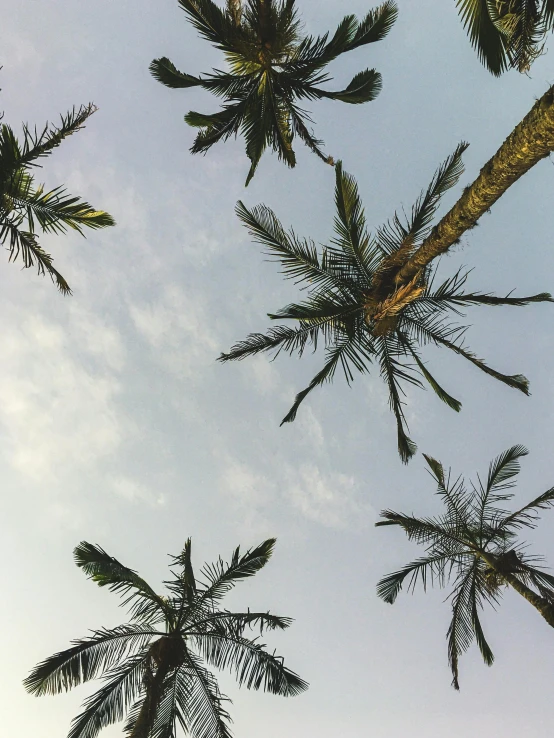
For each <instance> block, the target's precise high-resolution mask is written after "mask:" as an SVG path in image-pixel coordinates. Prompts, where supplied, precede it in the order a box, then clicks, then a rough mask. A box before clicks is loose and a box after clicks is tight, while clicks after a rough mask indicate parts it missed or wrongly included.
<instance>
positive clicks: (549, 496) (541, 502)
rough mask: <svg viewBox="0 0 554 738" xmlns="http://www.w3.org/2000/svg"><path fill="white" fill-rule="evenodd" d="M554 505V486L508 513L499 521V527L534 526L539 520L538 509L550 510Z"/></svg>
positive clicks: (519, 527) (503, 528) (517, 527)
mask: <svg viewBox="0 0 554 738" xmlns="http://www.w3.org/2000/svg"><path fill="white" fill-rule="evenodd" d="M553 506H554V487H551V488H550V489H548V490H546V492H543V493H542V495H539V496H538V497H535V499H534V500H531V502H528V503H527V504H526V505H524V506H523V507H521V508H520V509H519V510H516V512H513V513H511V514H510V515H506V516H505V517H504V518H503V519H502V520H501V521H499V522H498V524H497V527H498V528H499V529H502V530H505V529H510V528H512V529H521V528H534V527H535V526H536V524H537V521H538V514H539V513H538V511H539V510H548V509H550V508H551V507H553Z"/></svg>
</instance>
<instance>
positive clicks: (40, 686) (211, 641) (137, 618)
mask: <svg viewBox="0 0 554 738" xmlns="http://www.w3.org/2000/svg"><path fill="white" fill-rule="evenodd" d="M274 546H275V539H274V538H270V539H268V540H266V541H263V542H262V543H261V544H260V545H259V546H256V547H255V548H252V549H249V550H248V551H246V552H245V553H244V554H242V555H241V551H240V548H239V547H237V548H236V549H235V550H234V551H233V554H232V556H231V559H230V561H229V562H227V563H226V562H224V561H223V560H222V559H221V558H219V559H218V560H217V561H216V562H214V563H211V564H205V565H204V566H203V568H202V570H201V573H200V577H197V576H195V573H194V570H193V566H192V560H191V540H190V539H188V540H187V542H186V544H185V547H184V549H183V551H182V552H181V553H180V554H179V555H178V556H172V557H171V565H170V570H171V577H170V578H169V579H168V580H167V581H166V582H165V586H166V593H165V594H164V595H160V594H158V593H157V592H156V591H155V590H154V589H153V588H152V587H151V586H150V585H149V584H148V583H147V582H146V581H145V580H144V579H143V578H142V577H140V576H139V574H138V573H137V572H136V571H134V570H133V569H130V568H128V567H126V566H124V565H123V564H122V563H121V562H119V561H118V560H117V559H115V558H114V557H112V556H110V555H109V554H108V553H106V551H104V550H103V549H102V548H101V547H100V546H97V545H93V544H90V543H87V542H86V541H83V542H82V543H80V544H79V546H77V547H76V548H75V552H74V555H75V562H76V564H77V566H79V567H80V568H81V569H82V570H83V571H84V572H85V574H87V575H88V577H89V578H90V579H92V581H94V582H96V583H97V584H98V585H99V586H100V587H108V589H110V590H111V591H112V592H115V593H117V594H119V595H120V596H121V597H122V598H123V603H122V604H123V605H124V606H126V607H127V608H128V609H129V614H130V622H129V623H125V624H123V625H119V626H117V627H115V628H103V629H101V630H97V631H94V632H93V633H92V635H90V636H89V637H87V638H83V639H79V640H75V641H73V645H72V647H71V648H69V649H66V650H65V651H61V652H60V653H56V654H54V655H53V656H50V657H49V658H47V659H45V660H44V661H43V662H41V663H40V664H38V665H37V666H36V667H35V668H34V669H33V670H32V672H31V673H30V675H29V676H28V677H27V678H26V679H25V681H24V684H25V687H26V689H27V690H28V691H29V692H31V693H33V694H35V695H37V696H38V695H43V694H58V693H60V692H63V691H67V690H69V689H72V688H73V687H75V686H77V685H79V684H82V683H84V682H88V681H90V680H91V679H94V678H96V677H97V676H101V677H102V679H103V680H104V686H103V687H101V689H100V690H99V691H97V692H96V693H94V694H93V695H92V696H91V697H89V698H88V699H87V700H86V701H85V704H84V709H83V711H82V712H81V713H80V714H79V715H78V716H77V717H76V718H75V719H74V721H73V723H72V726H71V730H70V732H69V738H93V736H96V735H97V734H98V732H99V731H100V730H101V729H102V728H104V727H106V726H108V725H111V724H113V723H115V722H118V721H121V720H123V719H124V718H126V724H125V732H126V734H127V735H130V736H132V738H148V737H149V736H151V737H152V738H154V736H155V737H156V738H172V737H174V735H175V732H174V731H175V729H176V725H177V723H179V724H180V725H181V727H182V728H183V730H184V731H185V732H186V733H190V734H191V735H192V736H193V738H228V737H229V736H230V735H231V733H230V730H229V722H230V715H229V713H228V711H227V709H226V707H225V705H226V704H229V703H230V700H229V699H228V698H227V697H226V696H225V695H223V694H222V693H221V692H220V690H219V687H218V685H217V681H216V679H215V677H214V676H213V674H212V673H211V671H210V670H208V668H206V667H207V666H210V667H213V668H215V669H218V670H224V671H230V672H232V673H234V674H235V677H236V679H237V681H238V684H239V686H240V685H244V686H246V687H247V688H248V689H255V690H258V689H263V690H264V691H267V692H271V693H273V694H279V695H282V696H293V695H297V694H300V693H301V692H303V691H304V690H305V689H306V688H307V686H308V685H307V683H306V682H305V681H304V680H303V679H301V678H300V677H299V676H298V675H297V674H295V673H294V672H292V671H290V670H289V669H287V668H286V667H285V665H284V662H283V659H282V658H281V657H280V656H277V655H276V654H275V652H273V653H270V652H268V651H267V650H266V647H265V645H264V644H263V643H261V642H260V641H259V636H261V635H262V634H263V632H264V630H275V629H280V630H282V629H286V628H288V627H289V626H290V624H291V623H292V618H289V617H282V616H278V615H273V614H271V613H270V612H252V611H251V610H249V609H247V610H245V611H243V612H231V611H229V610H226V609H223V608H222V605H221V603H222V600H223V599H224V597H225V595H227V594H228V593H229V592H230V590H231V589H233V587H234V586H235V585H236V584H237V583H239V582H240V581H242V580H244V579H247V578H249V577H252V576H254V575H255V574H256V573H257V572H258V571H260V569H262V568H263V567H264V566H265V565H266V564H267V562H268V561H269V559H270V557H271V554H272V552H273V549H274ZM252 630H254V631H255V630H257V631H258V633H259V636H258V637H251V636H250V632H251V631H252Z"/></svg>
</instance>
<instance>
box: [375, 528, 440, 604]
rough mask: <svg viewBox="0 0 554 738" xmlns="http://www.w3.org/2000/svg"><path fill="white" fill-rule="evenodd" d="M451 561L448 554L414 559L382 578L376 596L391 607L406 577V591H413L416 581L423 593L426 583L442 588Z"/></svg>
mask: <svg viewBox="0 0 554 738" xmlns="http://www.w3.org/2000/svg"><path fill="white" fill-rule="evenodd" d="M384 524H385V525H386V523H382V522H381V523H376V525H384ZM451 560H452V556H451V554H450V552H447V553H443V554H440V553H439V554H433V555H431V556H422V557H421V558H420V559H416V560H415V561H412V562H411V563H410V564H407V565H406V566H403V567H402V569H399V570H398V571H395V572H393V573H392V574H388V575H387V576H386V577H383V578H382V579H381V580H380V581H379V582H378V584H377V594H378V595H379V597H380V598H381V599H382V600H384V601H385V602H387V603H389V604H390V605H392V604H393V603H394V602H395V600H396V598H397V596H398V594H399V592H400V590H401V589H402V586H403V584H404V581H405V579H406V578H407V577H409V582H408V587H407V590H408V591H410V589H411V590H412V591H413V590H414V589H415V587H416V584H417V582H418V579H421V583H422V586H423V590H424V591H425V590H426V589H427V583H428V581H430V583H431V584H434V582H435V581H438V582H439V586H444V580H445V568H446V567H447V566H448V565H449V564H450V562H451Z"/></svg>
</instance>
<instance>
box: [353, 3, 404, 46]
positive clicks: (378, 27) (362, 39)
mask: <svg viewBox="0 0 554 738" xmlns="http://www.w3.org/2000/svg"><path fill="white" fill-rule="evenodd" d="M397 18H398V6H397V5H396V3H395V2H394V1H393V0H386V1H385V2H384V3H382V4H381V5H379V6H378V7H377V8H374V9H373V10H370V11H369V13H368V14H367V15H366V17H365V18H364V19H363V20H362V21H361V22H360V23H359V24H358V28H357V29H356V33H355V34H354V38H353V39H352V42H351V43H350V44H349V46H348V51H351V50H352V49H357V48H358V47H360V46H365V44H371V43H374V42H376V41H381V40H382V39H384V38H385V36H387V34H388V33H389V31H390V30H391V28H392V27H393V25H394V24H395V23H396V20H397Z"/></svg>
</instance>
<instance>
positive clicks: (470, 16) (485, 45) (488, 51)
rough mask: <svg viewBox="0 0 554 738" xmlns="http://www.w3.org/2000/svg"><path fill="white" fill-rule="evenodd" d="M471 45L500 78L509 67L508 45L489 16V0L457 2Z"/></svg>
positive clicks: (463, 0)
mask: <svg viewBox="0 0 554 738" xmlns="http://www.w3.org/2000/svg"><path fill="white" fill-rule="evenodd" d="M456 6H457V7H458V12H459V13H460V17H461V19H462V23H463V24H464V28H465V29H466V30H467V32H468V34H469V37H470V40H471V45H472V46H473V48H474V49H475V50H476V51H477V53H478V55H479V59H480V60H481V62H482V63H483V64H484V65H485V66H486V67H487V69H488V70H489V72H491V73H492V74H494V75H495V76H499V75H500V74H502V72H504V71H505V70H506V68H507V66H508V61H507V57H506V43H505V39H504V36H503V34H502V33H501V32H500V31H499V30H498V28H496V26H495V25H494V23H493V21H492V20H491V16H490V14H489V0H456Z"/></svg>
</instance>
